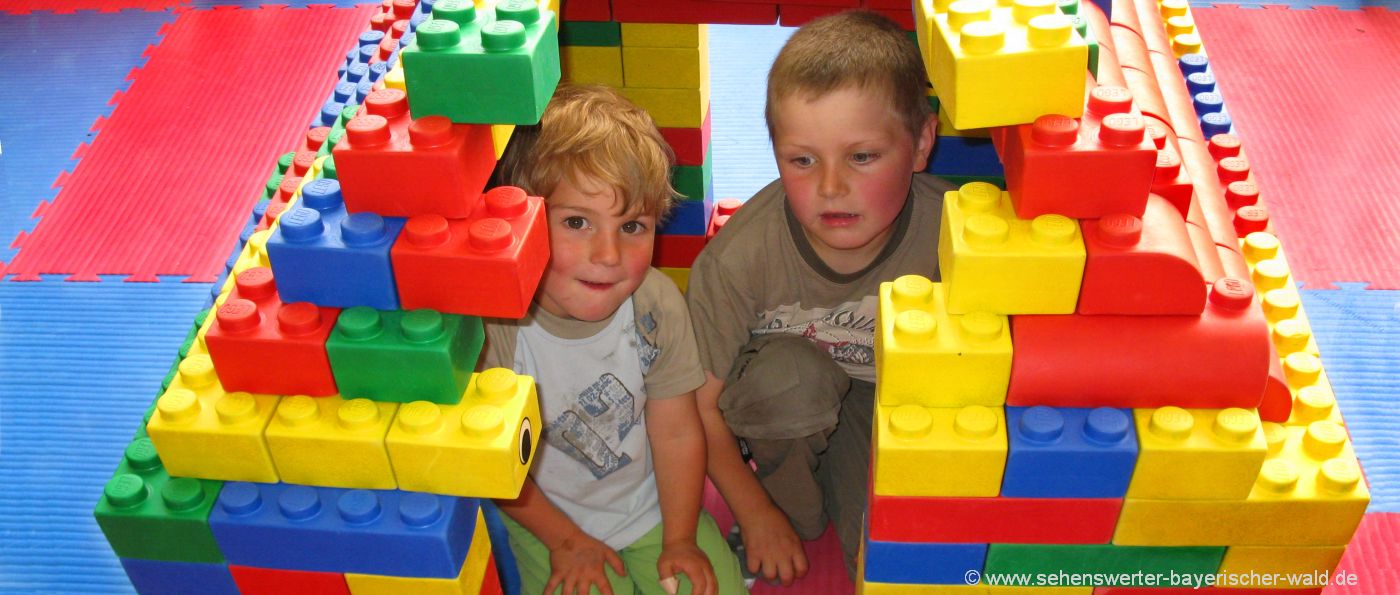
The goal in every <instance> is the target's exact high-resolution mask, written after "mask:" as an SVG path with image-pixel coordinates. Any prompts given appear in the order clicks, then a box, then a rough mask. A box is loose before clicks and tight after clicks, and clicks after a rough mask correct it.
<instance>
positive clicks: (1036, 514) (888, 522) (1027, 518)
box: [868, 494, 1123, 544]
mask: <svg viewBox="0 0 1400 595" xmlns="http://www.w3.org/2000/svg"><path fill="white" fill-rule="evenodd" d="M1122 508H1123V499H1122V498H1005V497H997V498H928V497H914V496H881V495H878V494H872V495H871V496H870V514H869V516H868V518H869V522H870V538H871V539H874V540H878V541H897V542H904V543H1064V544H1071V543H1108V542H1109V540H1111V539H1113V528H1114V526H1115V525H1117V524H1118V513H1119V511H1120V510H1121V509H1122Z"/></svg>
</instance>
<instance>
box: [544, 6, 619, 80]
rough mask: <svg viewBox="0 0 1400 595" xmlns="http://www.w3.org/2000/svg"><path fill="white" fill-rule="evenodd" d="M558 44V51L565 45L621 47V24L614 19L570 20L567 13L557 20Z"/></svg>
mask: <svg viewBox="0 0 1400 595" xmlns="http://www.w3.org/2000/svg"><path fill="white" fill-rule="evenodd" d="M559 46H560V48H559V49H560V51H562V50H563V49H564V47H565V46H591V47H614V48H615V47H621V46H622V24H621V23H618V22H616V21H577V20H575V21H571V20H569V16H568V15H562V18H561V19H560V20H559ZM564 70H565V71H567V70H568V68H567V67H566V68H565V69H564Z"/></svg>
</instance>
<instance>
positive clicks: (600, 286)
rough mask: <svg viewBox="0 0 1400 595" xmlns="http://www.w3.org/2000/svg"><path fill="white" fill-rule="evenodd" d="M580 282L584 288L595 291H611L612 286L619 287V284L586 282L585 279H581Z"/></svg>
mask: <svg viewBox="0 0 1400 595" xmlns="http://www.w3.org/2000/svg"><path fill="white" fill-rule="evenodd" d="M578 282H579V283H582V284H583V286H584V287H587V288H589V289H592V290H594V291H605V290H608V289H611V288H612V286H614V285H617V283H599V282H596V281H586V280H583V279H579V280H578Z"/></svg>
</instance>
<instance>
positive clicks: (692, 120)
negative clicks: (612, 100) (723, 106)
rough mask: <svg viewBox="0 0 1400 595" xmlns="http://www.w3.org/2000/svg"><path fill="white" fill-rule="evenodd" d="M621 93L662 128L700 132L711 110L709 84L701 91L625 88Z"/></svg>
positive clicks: (703, 86)
mask: <svg viewBox="0 0 1400 595" xmlns="http://www.w3.org/2000/svg"><path fill="white" fill-rule="evenodd" d="M619 91H622V94H623V95H625V96H626V97H627V98H628V99H630V100H632V103H635V104H637V105H639V106H641V108H642V109H644V110H646V111H647V112H648V113H650V114H651V118H652V119H653V120H656V125H657V127H659V128H699V127H700V125H701V124H702V123H704V121H705V111H706V110H707V109H709V106H710V85H709V83H708V81H707V82H705V84H704V85H701V87H700V88H699V89H653V88H642V87H624V88H622V89H619Z"/></svg>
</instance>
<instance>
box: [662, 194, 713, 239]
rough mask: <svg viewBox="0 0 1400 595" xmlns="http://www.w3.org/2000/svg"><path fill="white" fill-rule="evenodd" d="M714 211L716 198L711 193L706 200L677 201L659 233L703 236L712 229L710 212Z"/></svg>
mask: <svg viewBox="0 0 1400 595" xmlns="http://www.w3.org/2000/svg"><path fill="white" fill-rule="evenodd" d="M706 190H710V189H708V188H707V189H706ZM713 211H714V199H713V198H712V197H711V196H710V195H709V194H707V195H706V196H705V200H681V201H676V208H674V209H671V215H670V216H669V217H667V219H666V222H665V223H664V224H662V225H661V230H660V231H658V232H657V235H676V236H703V235H705V232H707V231H709V230H710V213H711V212H713Z"/></svg>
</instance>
